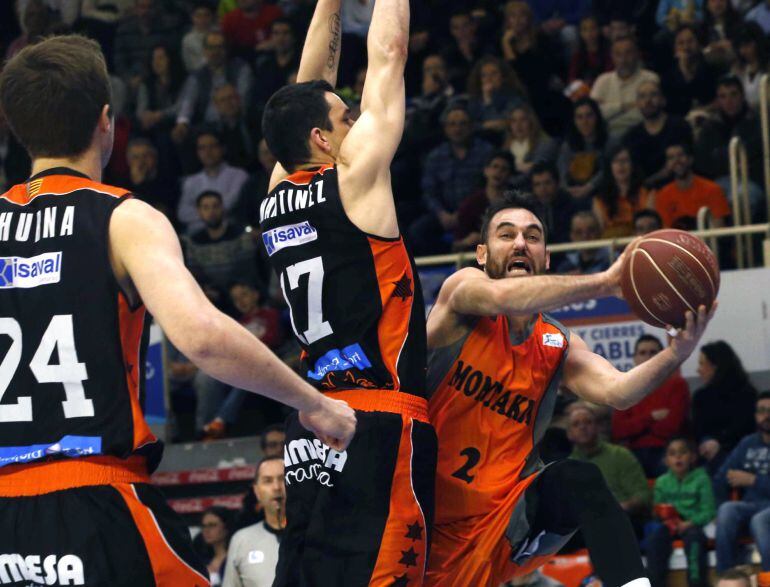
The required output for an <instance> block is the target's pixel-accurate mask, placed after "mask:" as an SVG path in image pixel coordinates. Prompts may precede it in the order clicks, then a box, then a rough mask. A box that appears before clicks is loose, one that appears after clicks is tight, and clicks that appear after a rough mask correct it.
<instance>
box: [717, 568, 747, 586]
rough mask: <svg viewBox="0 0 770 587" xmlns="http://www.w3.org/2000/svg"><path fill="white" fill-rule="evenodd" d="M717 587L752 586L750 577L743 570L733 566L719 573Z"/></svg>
mask: <svg viewBox="0 0 770 587" xmlns="http://www.w3.org/2000/svg"><path fill="white" fill-rule="evenodd" d="M716 585H717V587H753V585H754V584H753V583H752V582H751V577H750V576H749V575H748V573H746V572H745V571H743V570H741V569H738V568H735V569H730V570H728V571H725V572H724V573H721V574H720V575H719V580H718V581H717V583H716Z"/></svg>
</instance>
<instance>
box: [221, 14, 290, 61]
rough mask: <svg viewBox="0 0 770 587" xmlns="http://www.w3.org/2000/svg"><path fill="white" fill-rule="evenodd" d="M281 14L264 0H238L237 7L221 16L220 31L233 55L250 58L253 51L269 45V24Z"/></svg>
mask: <svg viewBox="0 0 770 587" xmlns="http://www.w3.org/2000/svg"><path fill="white" fill-rule="evenodd" d="M281 16H283V12H282V11H281V9H280V8H279V7H278V6H276V5H274V4H268V3H267V2H265V0H238V8H236V9H235V10H232V11H231V12H228V13H227V14H225V16H224V17H223V18H222V33H223V34H224V35H225V39H227V44H228V46H229V48H230V50H231V51H232V53H233V55H238V56H240V57H243V58H244V59H250V58H251V57H252V56H253V55H254V51H255V50H258V49H264V48H267V47H269V43H268V41H269V39H270V25H271V24H272V23H273V21H274V20H275V19H276V18H280V17H281Z"/></svg>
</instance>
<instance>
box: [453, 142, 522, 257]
mask: <svg viewBox="0 0 770 587" xmlns="http://www.w3.org/2000/svg"><path fill="white" fill-rule="evenodd" d="M513 169H514V160H513V157H512V156H511V154H510V153H508V152H507V151H498V152H496V153H494V154H493V155H492V156H491V157H490V158H489V161H488V162H487V164H486V165H485V166H484V187H483V188H479V189H478V190H476V191H475V192H474V193H473V195H471V196H468V197H467V198H465V199H464V200H463V201H462V202H460V206H459V207H458V208H457V226H456V228H455V230H454V242H453V243H452V250H455V251H467V250H470V249H475V247H476V245H477V244H479V241H480V238H481V217H482V216H483V215H484V211H485V210H486V209H487V208H488V207H489V206H490V205H491V204H493V203H495V202H497V201H499V200H501V199H502V198H503V196H504V194H505V191H506V189H507V188H509V187H510V180H511V176H512V174H513Z"/></svg>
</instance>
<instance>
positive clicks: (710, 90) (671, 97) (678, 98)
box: [662, 24, 717, 116]
mask: <svg viewBox="0 0 770 587" xmlns="http://www.w3.org/2000/svg"><path fill="white" fill-rule="evenodd" d="M698 34H699V33H698V29H697V28H696V27H695V25H694V24H685V25H682V26H680V27H679V28H678V29H677V31H676V33H675V34H674V59H673V60H672V63H671V67H670V68H669V69H668V71H666V72H665V73H664V74H663V80H662V83H663V91H664V93H665V94H666V102H667V110H668V111H669V112H670V113H671V114H675V115H678V116H685V115H686V114H687V113H688V112H689V111H690V110H692V109H693V108H696V107H699V106H700V107H703V106H708V105H709V104H711V103H712V102H713V101H714V95H715V93H716V83H717V73H716V71H715V70H714V69H713V68H712V67H711V66H710V65H709V64H708V63H707V62H706V60H705V59H704V57H703V49H702V47H701V44H700V40H699V39H698Z"/></svg>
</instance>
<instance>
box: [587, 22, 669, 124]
mask: <svg viewBox="0 0 770 587" xmlns="http://www.w3.org/2000/svg"><path fill="white" fill-rule="evenodd" d="M611 55H612V62H613V64H614V65H615V69H614V70H613V71H609V72H607V73H603V74H601V75H600V76H599V77H598V78H597V79H596V82H594V86H593V88H592V89H591V97H592V98H593V99H594V100H596V101H597V102H598V103H599V106H600V108H601V110H602V115H603V116H604V119H605V120H606V121H607V127H608V128H609V131H610V135H611V136H613V137H618V138H619V137H622V136H623V133H625V132H626V131H627V130H628V129H629V128H631V127H632V126H634V125H635V124H638V123H639V122H641V121H642V115H641V113H640V112H639V108H638V107H637V105H636V95H637V91H638V89H639V85H640V84H641V83H642V82H644V81H659V80H658V75H657V74H656V73H654V72H652V71H649V70H647V69H644V68H643V67H642V63H641V59H640V56H639V49H638V48H637V46H636V41H634V39H633V38H632V37H619V38H617V39H615V41H613V43H612V50H611Z"/></svg>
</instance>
